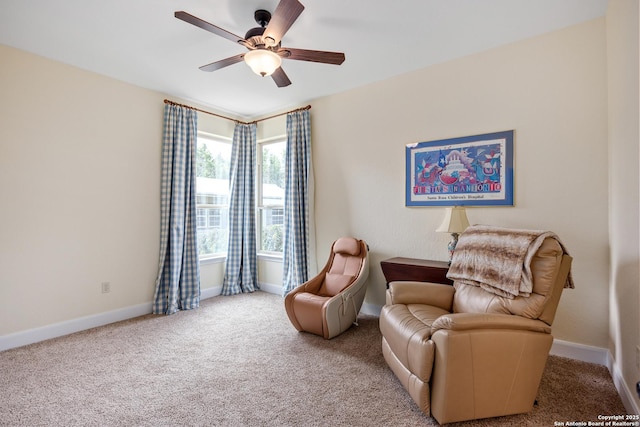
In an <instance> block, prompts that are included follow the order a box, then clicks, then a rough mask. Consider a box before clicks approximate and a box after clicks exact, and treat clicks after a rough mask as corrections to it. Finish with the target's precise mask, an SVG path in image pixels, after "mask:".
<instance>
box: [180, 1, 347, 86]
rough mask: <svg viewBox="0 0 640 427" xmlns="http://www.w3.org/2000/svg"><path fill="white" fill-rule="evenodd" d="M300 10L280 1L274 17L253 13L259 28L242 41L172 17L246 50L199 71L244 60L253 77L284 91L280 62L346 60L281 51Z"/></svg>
mask: <svg viewBox="0 0 640 427" xmlns="http://www.w3.org/2000/svg"><path fill="white" fill-rule="evenodd" d="M303 10H304V6H303V5H302V4H301V3H300V2H299V1H298V0H280V3H278V6H277V7H276V10H275V12H274V13H273V16H272V15H271V13H269V12H268V11H266V10H262V9H260V10H256V11H255V13H254V18H255V20H256V22H257V23H258V25H260V26H259V27H255V28H251V29H250V30H249V31H247V34H245V36H244V37H240V36H237V35H235V34H233V33H230V32H229V31H227V30H223V29H222V28H220V27H217V26H215V25H213V24H210V23H209V22H207V21H203V20H202V19H200V18H198V17H195V16H193V15H191V14H189V13H187V12H184V11H179V12H176V13H175V15H174V16H175V17H176V18H178V19H180V20H182V21H184V22H187V23H189V24H192V25H195V26H196V27H200V28H202V29H203V30H206V31H209V32H211V33H213V34H216V35H219V36H221V37H224V38H226V39H228V40H231V41H232V42H234V43H238V44H241V45H243V46H244V47H246V48H247V49H249V52H246V53H241V54H240V55H236V56H232V57H230V58H226V59H222V60H220V61H216V62H212V63H211V64H207V65H203V66H202V67H200V69H201V70H202V71H215V70H219V69H220V68H223V67H226V66H229V65H233V64H235V63H237V62H241V61H243V60H244V61H245V62H246V63H247V64H248V65H249V67H251V69H252V70H253V71H254V72H255V73H256V74H258V75H261V76H263V77H264V76H271V78H273V81H274V82H275V83H276V85H277V86H278V87H285V86H289V85H290V84H291V80H289V77H287V74H286V73H285V72H284V70H283V69H282V67H281V66H280V65H281V63H282V59H294V60H298V61H310V62H320V63H324V64H334V65H340V64H342V63H343V62H344V59H345V57H344V53H341V52H325V51H319V50H307V49H295V48H290V47H281V43H280V41H281V40H282V37H283V36H284V34H285V33H286V32H287V31H288V30H289V28H291V25H293V23H294V22H295V21H296V19H298V16H300V14H301V13H302V11H303Z"/></svg>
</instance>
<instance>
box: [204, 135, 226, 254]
mask: <svg viewBox="0 0 640 427" xmlns="http://www.w3.org/2000/svg"><path fill="white" fill-rule="evenodd" d="M196 163H197V167H196V168H197V170H196V217H197V226H198V251H199V253H200V257H204V258H206V257H207V256H211V255H214V254H221V253H225V252H226V251H227V241H228V237H229V232H228V224H229V166H230V164H231V143H229V142H226V141H224V140H218V139H215V138H213V137H208V136H207V137H205V136H202V135H198V152H197V160H196Z"/></svg>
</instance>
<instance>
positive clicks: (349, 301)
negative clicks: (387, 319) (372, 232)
mask: <svg viewBox="0 0 640 427" xmlns="http://www.w3.org/2000/svg"><path fill="white" fill-rule="evenodd" d="M368 277H369V249H368V247H367V244H366V243H365V242H364V241H362V240H357V239H354V238H353V237H341V238H340V239H338V240H336V241H335V242H334V243H333V245H332V246H331V253H330V256H329V260H328V261H327V264H326V265H325V266H324V268H323V269H322V271H320V273H319V274H318V275H317V276H316V277H314V278H312V279H311V280H309V281H307V282H305V283H303V284H301V285H300V286H298V287H296V288H295V289H293V290H292V291H291V292H289V293H288V294H287V295H286V296H285V299H284V304H285V309H286V311H287V315H288V316H289V320H291V323H292V324H293V326H294V327H295V328H296V329H297V330H298V331H304V332H310V333H312V334H316V335H320V336H321V337H324V338H325V339H331V338H333V337H335V336H337V335H339V334H341V333H343V332H344V331H346V330H347V329H349V327H350V326H351V325H352V324H353V323H354V322H355V321H356V318H357V317H358V312H359V311H360V308H361V307H362V303H363V301H364V296H365V293H366V290H367V288H366V282H367V278H368Z"/></svg>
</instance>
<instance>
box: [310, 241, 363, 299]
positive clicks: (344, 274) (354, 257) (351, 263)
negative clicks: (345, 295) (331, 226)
mask: <svg viewBox="0 0 640 427" xmlns="http://www.w3.org/2000/svg"><path fill="white" fill-rule="evenodd" d="M363 244H364V243H363V242H361V241H359V240H356V239H354V238H353V237H341V238H339V239H338V240H336V241H335V242H334V243H333V246H332V248H331V259H330V260H329V267H328V268H327V272H326V273H325V278H324V281H323V283H322V285H321V286H320V289H319V291H318V295H322V296H335V295H337V294H339V293H340V292H341V291H342V290H343V289H345V288H346V287H347V286H349V285H350V284H351V283H353V281H354V280H355V279H356V277H357V276H358V274H359V272H360V269H361V268H362V262H363V260H364V256H365V255H366V249H363V248H362V245H363Z"/></svg>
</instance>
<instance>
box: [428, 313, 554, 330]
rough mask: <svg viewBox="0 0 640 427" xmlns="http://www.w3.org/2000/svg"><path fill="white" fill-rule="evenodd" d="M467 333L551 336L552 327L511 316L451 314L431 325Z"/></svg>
mask: <svg viewBox="0 0 640 427" xmlns="http://www.w3.org/2000/svg"><path fill="white" fill-rule="evenodd" d="M440 329H448V330H453V331H467V330H474V329H512V330H523V331H532V332H541V333H546V334H550V333H551V327H550V326H549V325H547V324H546V323H544V322H543V321H541V320H537V319H527V318H525V317H520V316H514V315H511V314H492V313H451V314H445V315H443V316H440V317H438V318H437V319H436V320H435V321H434V322H433V324H432V325H431V333H432V334H434V333H435V332H436V331H437V330H440Z"/></svg>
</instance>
